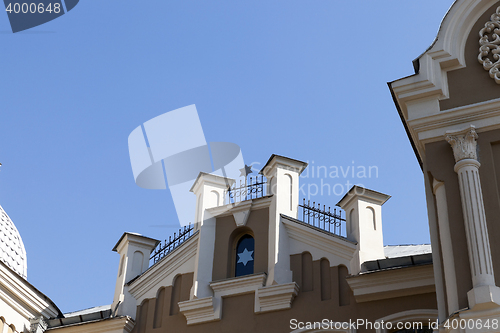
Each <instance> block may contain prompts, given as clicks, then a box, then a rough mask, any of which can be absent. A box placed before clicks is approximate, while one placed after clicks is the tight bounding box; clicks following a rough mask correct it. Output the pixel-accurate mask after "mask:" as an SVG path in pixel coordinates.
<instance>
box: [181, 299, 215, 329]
mask: <svg viewBox="0 0 500 333" xmlns="http://www.w3.org/2000/svg"><path fill="white" fill-rule="evenodd" d="M179 311H180V312H181V313H182V314H183V315H184V316H185V317H186V320H187V324H188V325H194V324H199V323H206V322H209V321H215V320H220V317H217V316H216V314H215V302H214V298H213V297H205V298H198V299H192V300H189V301H184V302H179Z"/></svg>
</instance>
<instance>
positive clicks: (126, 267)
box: [111, 232, 160, 319]
mask: <svg viewBox="0 0 500 333" xmlns="http://www.w3.org/2000/svg"><path fill="white" fill-rule="evenodd" d="M159 243H160V241H158V240H156V239H153V238H149V237H145V236H142V235H139V234H134V233H131V232H125V233H124V234H123V235H122V237H121V238H120V240H119V241H118V243H116V245H115V247H114V248H113V251H115V252H118V254H119V255H120V264H119V266H118V275H117V278H116V285H115V294H114V297H113V303H112V304H111V311H112V315H114V316H129V317H132V319H135V315H136V310H137V301H136V300H135V298H134V297H133V296H132V295H131V294H130V293H129V292H128V286H127V285H126V284H127V283H128V282H129V281H130V280H132V279H133V278H135V277H137V276H138V275H140V274H142V273H144V272H145V271H146V270H147V269H148V268H149V256H150V254H151V252H152V251H153V250H154V248H155V247H156V246H157V245H158V244H159Z"/></svg>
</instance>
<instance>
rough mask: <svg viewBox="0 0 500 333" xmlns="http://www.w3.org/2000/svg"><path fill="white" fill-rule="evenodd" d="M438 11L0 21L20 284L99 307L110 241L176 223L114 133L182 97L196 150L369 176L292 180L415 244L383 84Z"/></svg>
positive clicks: (173, 4) (391, 238) (0, 145)
mask: <svg viewBox="0 0 500 333" xmlns="http://www.w3.org/2000/svg"><path fill="white" fill-rule="evenodd" d="M451 3H452V1H451V0H446V1H445V0H440V1H435V0H421V1H402V0H399V1H396V0H379V1H368V0H364V1H360V0H359V1H358V0H349V1H348V0H316V1H294V0H287V1H269V0H268V1H260V0H254V1H194V0H187V1H148V2H147V3H144V2H139V1H136V2H133V1H125V2H124V1H118V0H107V1H81V2H80V3H79V4H78V5H77V6H76V7H75V8H74V9H73V10H72V11H71V12H69V13H68V14H66V15H63V16H62V17H60V18H58V19H56V20H54V21H51V22H49V23H47V24H44V25H42V26H39V27H36V28H33V29H31V30H28V31H26V32H21V33H17V34H12V32H11V30H10V26H9V22H8V19H7V14H6V13H5V14H0V41H1V45H2V50H1V52H0V63H1V64H2V71H1V78H0V122H1V127H0V162H1V163H2V164H3V166H2V167H1V168H0V170H1V171H0V204H1V205H2V206H3V207H4V209H5V210H6V211H7V213H8V214H9V215H10V217H11V218H12V220H13V221H14V223H15V224H16V226H17V228H18V229H19V231H20V233H21V236H22V238H23V241H24V243H25V247H26V251H27V257H28V280H29V281H30V282H31V283H32V284H34V285H35V286H36V287H37V288H38V289H39V290H41V291H42V292H44V293H45V294H46V295H47V296H49V297H50V298H51V299H52V300H53V301H54V302H56V304H57V305H58V306H59V307H60V308H61V310H62V311H63V312H69V311H74V310H78V309H83V308H88V307H91V306H96V305H104V304H110V303H111V302H112V298H113V291H114V284H115V279H116V273H117V266H118V260H119V258H118V255H117V254H116V253H114V252H112V251H111V249H112V248H113V246H114V245H115V243H116V241H117V240H118V239H119V238H120V236H121V234H122V233H123V232H124V231H132V232H138V233H141V234H144V235H146V236H149V237H153V238H157V239H165V238H168V236H169V235H171V234H172V233H173V232H174V231H175V230H174V229H173V228H170V227H166V225H167V224H171V223H175V222H176V218H177V217H176V214H175V208H174V205H173V202H172V198H171V196H170V194H169V192H168V191H155V190H145V189H142V188H139V187H138V186H136V185H135V183H134V179H133V175H132V170H131V166H130V160H129V156H128V147H127V138H128V135H129V134H130V132H131V131H132V130H133V129H134V128H136V127H137V126H139V125H140V124H142V123H144V122H145V121H147V120H149V119H151V118H153V117H155V116H158V115H160V114H162V113H165V112H167V111H170V110H174V109H177V108H180V107H183V106H187V105H190V104H196V107H197V109H198V113H199V116H200V119H201V123H202V125H203V129H204V132H205V137H206V139H207V141H212V142H213V141H224V142H234V143H237V144H238V145H239V146H240V147H241V149H242V152H243V156H244V159H245V162H249V163H250V162H255V163H256V166H257V167H258V164H257V163H261V165H263V164H264V163H265V162H266V161H267V159H268V158H269V157H270V155H271V154H280V155H285V156H289V157H292V158H295V159H299V160H302V161H306V162H309V163H310V164H311V165H314V166H326V167H327V168H330V167H332V166H336V167H338V168H340V167H342V168H344V169H346V168H347V167H350V166H351V167H352V166H353V165H355V166H356V167H357V166H364V167H369V166H376V167H377V169H378V176H377V177H375V176H374V174H372V177H370V178H369V177H367V178H358V177H354V178H352V177H346V178H344V177H343V176H342V175H341V176H340V177H339V178H327V179H323V178H318V177H311V176H310V177H308V178H306V177H303V178H302V179H301V181H302V182H303V184H316V185H320V184H321V180H322V179H323V182H327V183H328V184H330V186H334V185H335V184H341V185H339V186H337V190H339V189H340V186H344V187H345V184H346V182H347V180H349V181H350V183H351V184H352V183H358V184H362V185H364V186H366V187H368V188H370V189H373V190H376V191H380V192H383V193H387V194H389V195H392V198H391V199H390V200H389V201H388V202H387V203H386V204H385V205H384V209H383V229H384V243H385V244H387V245H389V244H390V245H393V244H417V243H428V242H429V236H428V227H427V211H426V206H425V198H424V189H423V177H422V172H421V170H420V168H419V166H418V163H417V160H416V158H415V156H414V154H413V151H412V149H411V146H410V144H409V141H408V139H407V137H406V133H405V131H404V129H403V126H402V124H401V121H400V119H399V116H398V113H397V111H396V108H395V107H394V104H393V102H392V98H391V95H390V92H389V89H388V87H387V82H388V81H393V80H396V79H398V78H401V77H404V76H407V75H411V74H413V67H412V60H413V59H415V58H416V57H417V56H418V55H420V54H421V53H422V52H423V51H425V49H426V48H427V47H428V46H429V45H430V44H431V43H432V41H433V40H434V37H435V36H436V34H437V31H438V28H439V24H440V22H441V19H442V18H443V16H444V15H445V13H446V11H447V10H448V8H449V6H450V5H451ZM312 186H314V185H312ZM345 190H347V188H346V189H345ZM340 198H341V195H338V196H337V195H333V194H332V195H327V194H326V195H322V196H321V195H316V196H315V197H312V198H311V199H312V200H315V201H319V202H321V203H322V204H323V203H324V204H326V205H331V206H334V205H335V204H336V203H337V202H338V200H339V199H340Z"/></svg>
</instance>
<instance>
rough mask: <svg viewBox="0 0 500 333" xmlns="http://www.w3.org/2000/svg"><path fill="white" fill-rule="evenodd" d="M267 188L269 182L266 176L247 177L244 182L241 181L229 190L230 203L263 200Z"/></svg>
mask: <svg viewBox="0 0 500 333" xmlns="http://www.w3.org/2000/svg"><path fill="white" fill-rule="evenodd" d="M266 187H267V180H266V178H265V177H264V176H262V175H257V176H255V177H246V178H245V180H244V181H243V180H240V181H239V185H236V182H235V183H234V184H233V186H231V187H230V188H229V191H228V203H235V202H240V201H245V200H250V199H257V198H262V197H263V196H265V195H266Z"/></svg>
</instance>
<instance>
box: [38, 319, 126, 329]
mask: <svg viewBox="0 0 500 333" xmlns="http://www.w3.org/2000/svg"><path fill="white" fill-rule="evenodd" d="M134 325H135V322H134V321H133V319H132V318H130V317H128V316H125V317H114V318H106V319H99V320H96V321H90V322H84V323H78V324H73V325H67V326H60V327H54V328H49V329H48V330H47V331H46V332H47V333H48V332H57V333H88V332H92V333H108V332H116V331H117V330H121V331H120V332H123V333H130V332H131V331H132V329H133V328H134Z"/></svg>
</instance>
